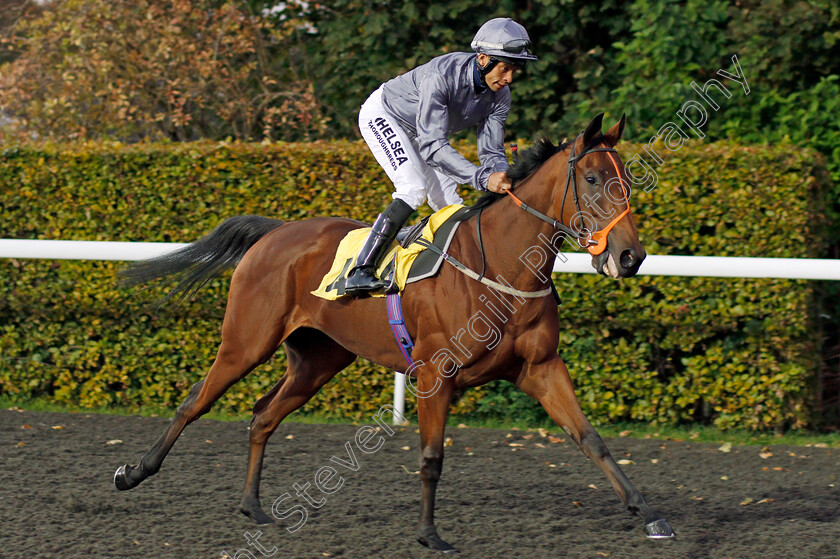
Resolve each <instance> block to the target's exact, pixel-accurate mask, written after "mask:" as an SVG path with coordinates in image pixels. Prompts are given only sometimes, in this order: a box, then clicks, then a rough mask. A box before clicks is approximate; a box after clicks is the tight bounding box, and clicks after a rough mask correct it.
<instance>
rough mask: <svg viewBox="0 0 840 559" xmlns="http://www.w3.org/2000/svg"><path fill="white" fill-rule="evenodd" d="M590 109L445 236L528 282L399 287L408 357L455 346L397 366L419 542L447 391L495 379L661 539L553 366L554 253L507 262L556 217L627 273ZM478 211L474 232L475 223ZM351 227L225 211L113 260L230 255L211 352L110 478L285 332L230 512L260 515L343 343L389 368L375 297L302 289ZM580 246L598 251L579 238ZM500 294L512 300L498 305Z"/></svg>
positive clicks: (610, 267)
mask: <svg viewBox="0 0 840 559" xmlns="http://www.w3.org/2000/svg"><path fill="white" fill-rule="evenodd" d="M602 118H603V114H600V115H598V116H596V117H595V118H594V119H593V120H592V121H591V122H590V123H589V125H588V126H587V128H586V129H585V130H584V131H583V132H581V134H580V135H579V136H578V137H577V138H576V139H575V140H574V141H573V142H571V143H570V144H568V145H567V144H563V145H561V146H558V147H555V146H554V145H553V144H552V143H551V142H549V141H548V140H541V141H539V142H537V143H536V144H535V145H534V146H532V147H531V148H529V149H528V150H525V151H524V152H523V153H522V154H521V155H520V156H519V158H518V161H517V164H515V165H514V166H513V167H512V168H511V169H510V171H509V172H508V174H509V176H510V177H511V178H512V179H513V180H514V182H515V185H516V187H515V193H516V196H505V195H501V194H492V193H491V194H485V195H484V197H483V198H482V200H480V201H479V203H478V204H476V205H477V206H479V205H483V208H482V211H481V212H477V213H478V216H474V217H471V218H470V219H469V220H467V221H465V222H464V223H463V224H462V226H461V227H460V228H459V229H458V230H457V231H456V233H455V236H454V238H453V240H452V242H451V244H450V246H449V249H448V253H449V254H450V255H452V256H453V257H457V259H458V260H459V261H460V262H461V263H462V264H463V265H464V266H466V267H468V268H471V269H472V270H476V269H482V270H484V271H485V276H486V277H495V278H500V279H504V280H505V283H507V284H508V285H509V286H510V287H512V288H514V289H515V290H518V291H516V293H523V292H528V293H531V294H536V293H541V294H545V295H544V296H543V295H541V296H532V297H531V298H525V297H518V296H511V295H509V294H504V295H503V294H502V293H501V292H497V293H496V294H494V297H496V298H497V300H498V301H502V299H501V298H502V297H513V299H510V301H511V304H509V305H504V304H501V303H499V304H496V305H493V311H492V312H489V311H488V310H487V307H486V305H487V303H486V301H488V297H487V295H485V294H492V293H491V292H490V291H491V289H493V288H488V287H486V286H485V285H483V284H482V283H479V282H478V281H476V280H475V279H474V278H471V277H468V276H467V275H464V274H462V273H461V271H460V270H458V269H456V268H455V267H453V266H446V265H444V266H443V267H442V268H441V270H440V271H439V273H438V275H437V276H435V277H432V278H428V279H425V280H423V281H419V282H416V283H412V284H409V285H407V286H406V288H405V289H404V291H403V293H402V297H403V311H404V316H405V322H406V326H407V328H408V331H409V332H410V334H411V335H412V337H413V338H414V340H415V341H416V345H415V347H414V351H413V358H414V360H415V363H420V362H423V363H430V364H431V363H434V362H435V356H436V355H439V352H440V350H441V349H442V348H450V347H453V346H455V345H457V346H458V347H459V348H460V349H461V353H460V357H454V354H452V355H453V357H450V363H449V364H450V365H452V361H453V360H454V361H457V363H456V365H457V367H454V369H452V370H449V369H447V370H446V371H441V370H435V369H434V368H433V367H431V366H424V367H420V368H418V369H417V370H415V371H413V373H414V374H415V375H416V377H415V378H416V383H417V384H416V389H417V394H418V398H417V416H418V421H419V426H420V440H421V466H420V474H421V479H422V503H421V508H420V521H419V526H418V534H417V537H418V541H419V542H420V543H421V544H423V545H425V546H427V547H429V548H431V549H433V550H437V551H442V552H454V551H455V549H454V548H453V547H452V546H451V545H450V544H449V543H447V542H446V541H444V540H443V539H442V538H441V537H440V536H439V535H438V533H437V529H436V527H435V523H434V506H435V491H436V488H437V484H438V480H439V479H440V475H441V466H442V462H443V454H444V453H443V447H444V427H445V424H446V418H447V414H448V412H449V407H450V402H451V399H452V395H453V392H454V391H455V390H456V389H461V388H469V387H474V386H480V385H483V384H485V383H487V382H490V381H492V380H497V379H506V380H508V381H510V382H513V383H514V384H516V386H518V387H519V388H520V389H521V390H523V391H524V392H525V393H526V394H529V395H530V396H532V397H534V398H536V399H537V400H538V401H539V402H540V404H542V406H543V407H544V408H545V410H546V411H547V412H548V414H549V416H550V417H551V418H552V419H553V420H554V421H555V422H557V423H558V424H559V425H560V426H561V427H562V428H563V429H564V430H565V431H566V432H567V433H568V435H569V436H570V437H571V438H572V439H573V440H574V441H575V442H576V443H577V444H578V446H579V447H580V448H581V449H582V451H583V452H584V453H585V454H586V456H588V457H589V458H590V459H591V460H593V461H594V462H595V463H596V464H597V465H598V466H600V467H601V469H602V470H603V471H604V473H605V474H606V476H607V478H608V479H609V481H610V482H611V483H612V485H613V487H614V489H615V491H616V492H617V493H618V496H619V498H620V499H621V501H622V502H623V503H624V505H625V506H626V507H627V508H628V509H629V510H630V511H631V512H633V513H635V514H638V515H639V516H641V517H642V519H643V521H644V531H645V533H646V535H647V536H648V537H650V538H653V539H664V538H671V537H674V532H673V530H672V529H671V527H670V525H669V524H668V522H667V521H666V520H665V519H664V518H663V517H662V516H661V515H660V514H658V513H657V512H655V511H654V510H653V509H652V508H651V507H650V506H649V505H648V504H647V503H646V502H645V499H644V498H643V497H642V495H641V493H639V491H638V490H637V489H636V488H635V487H634V486H633V485H632V484H631V483H630V481H629V480H628V479H627V477H626V476H625V474H624V473H623V472H622V470H621V469H620V468H619V466H618V465H617V464H616V462H615V460H614V459H613V457H612V456H611V455H610V452H609V450H608V449H607V447H606V445H605V444H604V442H603V441H602V440H601V437H600V436H599V435H598V433H597V432H596V431H595V429H594V428H593V427H592V425H591V424H590V423H589V421H588V420H587V419H586V417H585V416H584V414H583V412H582V410H581V408H580V405H579V403H578V400H577V397H576V396H575V392H574V387H573V385H572V380H571V378H570V376H569V371H568V370H567V368H566V365H565V364H564V362H563V360H562V359H561V358H560V356H559V355H558V349H557V348H558V343H559V332H560V327H561V325H560V323H559V319H558V313H557V306H556V303H555V300H554V299H553V297H552V296H551V294H550V291H548V290H547V289H546V286H547V285H548V284H549V282H550V281H551V280H550V277H551V272H552V267H553V262H554V257H553V256H554V255H553V254H552V255H551V256H552V257H551V258H546V259H544V260H545V261H544V262H542V263H541V264H540V266H539V269H537V270H534V269H531V267H529V266H523V261H522V260H520V257H521V256H522V255H523V254H525V253H527V252H528V251H529V249H531V248H533V247H534V246H535V245H537V243H538V238H540V237H542V238H544V239H551V241H552V242H553V243H554V242H556V239H557V238H558V237H557V232H558V231H560V232H561V234H560V237H561V238H562V237H563V236H564V235H566V234H574V235H575V240H577V241H578V242H580V243H581V245H582V246H583V245H586V246H587V247H588V248H589V249H590V252H591V253H592V254H593V257H592V265H593V267H594V268H595V269H596V270H597V271H598V272H599V273H601V274H603V275H609V276H613V277H616V278H618V277H623V278H626V277H631V276H633V275H635V273H636V272H637V271H638V269H639V266H640V264H641V262H642V260H643V259H644V258H645V251H644V248H643V247H642V245H641V243H640V242H639V238H638V232H637V230H636V226H635V223H634V221H633V217H632V215H631V214H630V213H629V202H628V200H627V198H629V193H627V192H624V194H625V198H626V199H625V200H618V201H616V197H615V196H609V195H607V196H600V194H601V193H605V194H609V193H608V192H606V191H605V190H604V187H605V186H606V185H608V183H609V182H610V181H611V180H612V181H613V182H615V181H620V184H621V185H622V188H623V187H624V185H627V187H628V188H629V185H630V183H629V182H628V181H627V177H626V174H625V171H624V167H623V164H621V163H620V160H619V159H618V157H617V155H616V154H615V150H614V149H613V148H614V146H615V145H616V143H617V142H618V141H619V140H620V138H621V136H622V133H623V131H624V122H625V121H624V116H622V118H621V120H620V121H619V122H618V123H616V124H615V125H614V126H612V127H611V128H610V129H609V130H608V131H607V132H606V134H602V133H601V121H602ZM570 193H571V195H569V194H570ZM579 194H580V195H581V196H579ZM580 197H583V199H584V201H587V200H599V202H598V206H599V210H600V211H601V212H602V214H601V215H598V216H597V217H596V216H594V215H592V213H589V216H590V221H593V220H594V221H595V223H594V224H592V227H584V226H580V227H577V228H574V221H575V218H577V219H578V221H580V222H581V223H583V222H584V221H586V219H584V218H583V217H582V216H583V215H584V213H585V212H582V211H581V207H580ZM590 206H591V204H590ZM523 209H525V210H527V211H522V210H523ZM593 211H594V208H593ZM543 212H545V213H543ZM481 213H483V214H484V220H483V221H482V222H481V226H482V227H483V231H482V230H481V228H480V227H477V226H476V225H477V224H476V220H477V219H479V218H480V215H481ZM614 216H618V217H614ZM611 218H612V220H611V221H610V223H609V225H608V226H607V227H606V228H604V227H603V224H604V223H605V222H607V221H608V220H610V219H611ZM599 224H601V225H599ZM363 226H365V225H364V224H362V223H360V222H358V221H354V220H350V219H343V218H312V219H306V220H302V221H297V222H289V223H286V222H283V221H279V220H273V219H268V218H263V217H258V216H239V217H236V218H231V219H228V220H226V221H225V222H223V223H222V224H221V225H219V226H218V227H217V228H216V229H215V230H214V231H213V232H211V233H210V234H209V235H207V236H206V237H204V238H203V239H200V240H199V241H197V242H195V243H192V244H191V245H188V246H187V247H185V248H184V249H181V250H179V251H176V252H174V253H171V254H169V255H164V256H162V257H159V258H156V259H152V260H148V261H145V262H143V263H139V264H135V265H134V266H133V267H130V268H128V269H127V271H126V272H125V273H127V276H128V278H129V279H133V280H134V281H135V282H144V281H148V280H151V279H156V278H157V279H161V278H167V277H169V278H170V279H172V278H176V279H177V278H181V280H180V283H179V284H178V285H177V286H176V287H175V289H174V290H173V292H171V293H170V295H171V294H172V293H175V292H179V291H180V293H182V294H183V295H182V296H186V295H185V294H186V293H192V292H194V291H195V290H197V289H198V288H200V287H201V285H202V284H203V283H204V282H206V281H208V280H209V279H211V278H212V277H214V276H216V275H217V274H218V273H219V272H220V271H221V270H223V269H225V268H229V267H231V266H235V270H234V273H233V277H232V279H231V284H230V292H229V295H228V301H227V309H226V311H225V317H224V321H223V325H222V340H221V345H220V347H219V349H218V353H217V355H216V358H215V361H214V362H213V364H212V366H211V367H210V370H209V372H208V373H207V376H206V377H205V378H204V379H203V380H201V381H199V382H197V383H196V384H195V385H194V386H193V387H192V388H191V390H190V392H189V395H188V396H187V398H186V399H185V400H184V402H183V403H182V404H181V405H180V406H179V407H178V410H177V412H176V414H175V417H174V418H173V419H172V421H171V423H170V424H169V425H168V427H167V428H166V430H165V431H164V432H163V434H162V435H161V436H160V438H158V439H157V441H156V442H155V443H154V444H153V445H152V447H151V448H150V449H149V450H148V452H146V454H144V455H143V457H142V458H141V459H140V462H139V463H138V464H137V465H136V466H130V465H123V466H121V467H120V468H119V469H118V470H117V472H116V473H115V475H114V484H115V485H116V487H117V488H118V489H121V490H126V489H131V488H133V487H136V486H137V485H138V484H139V483H140V482H142V481H143V480H144V479H146V478H147V477H149V476H151V475H153V474H155V473H157V472H158V470H159V469H160V467H161V463H162V462H163V459H164V458H165V457H166V455H167V453H168V452H169V450H170V449H171V448H172V445H173V444H174V443H175V440H176V439H177V438H178V436H179V435H180V433H181V432H182V431H183V429H184V428H185V427H186V426H187V425H188V424H189V423H191V422H192V421H195V420H196V419H198V418H199V417H200V416H201V415H203V414H205V413H206V412H207V411H208V410H209V409H210V407H211V405H212V404H213V403H214V402H215V401H216V400H217V399H218V398H219V397H220V396H222V394H224V392H225V391H226V390H227V389H228V388H229V387H230V386H232V385H233V384H234V383H236V382H237V381H238V380H240V379H242V378H243V377H244V376H246V375H247V374H248V373H250V372H251V371H252V370H253V369H254V368H255V367H257V366H258V365H260V364H261V363H264V362H265V361H267V360H268V359H269V358H270V357H271V356H272V354H274V352H275V351H276V350H277V349H278V348H279V347H280V345H281V344H284V343H285V344H286V352H287V356H288V370H287V371H286V374H285V375H284V376H283V377H282V378H281V379H280V380H279V381H278V382H277V384H276V385H275V386H274V387H273V388H272V389H271V390H270V391H269V392H268V393H267V394H266V395H265V396H263V397H262V398H260V399H259V400H258V401H257V403H256V404H255V406H254V411H253V417H252V420H251V427H250V434H249V437H250V453H249V456H248V469H247V476H246V479H245V490H244V495H243V497H242V501H241V505H240V510H241V511H242V512H243V513H244V514H246V515H247V516H248V517H250V518H251V519H252V520H254V521H255V522H257V523H258V524H266V523H270V522H273V520H272V518H271V517H269V516H268V515H267V514H266V513H265V512H264V510H263V508H262V506H261V504H260V498H259V485H260V475H261V469H262V462H263V456H264V452H265V446H266V442H267V440H268V438H269V437H270V436H271V434H272V433H273V432H274V430H275V429H276V428H277V426H278V425H279V424H280V422H281V421H282V420H283V419H284V418H285V417H286V416H287V415H289V414H290V413H291V412H293V411H295V410H297V409H298V408H300V407H301V406H303V405H304V404H305V403H306V402H307V401H308V400H309V399H310V398H312V396H313V395H315V393H317V392H318V390H319V389H320V388H321V387H322V386H324V385H325V384H326V383H327V382H328V381H329V380H330V379H332V378H333V377H334V376H335V375H336V374H337V373H338V372H339V371H341V370H342V369H344V368H345V367H347V366H348V365H350V363H352V362H353V361H354V360H355V359H356V357H357V356H361V357H364V358H365V359H369V360H370V361H372V362H374V363H377V364H379V365H382V366H384V367H387V368H389V369H394V370H405V361H404V358H403V355H402V353H401V352H400V350H399V348H398V346H397V343H396V341H395V340H394V339H393V337H392V332H391V328H390V325H389V323H388V318H387V314H386V301H385V299H384V298H380V297H365V298H349V297H342V298H339V299H338V300H335V301H327V300H325V299H322V298H318V297H316V296H314V295H312V294H311V292H312V291H313V290H315V289H317V287H318V285H319V283H320V281H321V279H322V278H323V277H324V275H325V274H326V272H327V271H328V270H329V269H330V265H331V262H332V259H333V255H334V254H335V250H336V246H337V245H338V244H339V241H341V239H342V238H343V237H344V236H345V235H346V234H347V233H348V232H349V231H351V230H353V229H357V228H360V227H363ZM599 227H600V229H598V228H599ZM596 229H597V230H596ZM482 236H483V240H482V238H481V237H482ZM595 245H599V246H600V250H601V252H599V251H598V250H593V247H594V246H595ZM497 285H498V284H497ZM517 297H518V298H517ZM514 300H516V302H517V303H518V305H517V306H518V308H517V306H514V305H513V304H512V302H514ZM479 301H485V303H484V304H483V305H482V304H480V303H479ZM478 311H482V316H483V317H484V318H485V319H486V321H488V324H490V323H492V327H493V328H495V329H497V330H498V331H499V332H501V333H502V335H501V336H500V337H499V338H498V339H495V340H494V341H493V343H491V344H487V343H486V341H487V338H486V337H485V338H483V340H479V339H475V338H474V337H473V338H471V337H470V336H468V335H466V334H465V331H464V328H465V327H466V326H467V325H468V323H469V322H470V320H471V317H474V316H476V314H477V312H478ZM479 337H480V336H479ZM450 353H451V352H450ZM420 395H422V396H420Z"/></svg>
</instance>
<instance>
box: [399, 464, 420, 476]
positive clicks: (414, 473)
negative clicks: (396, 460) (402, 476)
mask: <svg viewBox="0 0 840 559" xmlns="http://www.w3.org/2000/svg"><path fill="white" fill-rule="evenodd" d="M400 468H402V469H403V470H405V473H407V474H411V475H419V474H420V472H412V471H411V470H409V469H408V468H406V467H405V466H403V465H402V464H400Z"/></svg>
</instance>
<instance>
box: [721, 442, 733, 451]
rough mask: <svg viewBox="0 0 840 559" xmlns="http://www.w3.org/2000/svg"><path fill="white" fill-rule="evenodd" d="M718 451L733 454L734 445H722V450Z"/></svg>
mask: <svg viewBox="0 0 840 559" xmlns="http://www.w3.org/2000/svg"><path fill="white" fill-rule="evenodd" d="M718 450H719V451H721V452H732V443H723V444H722V445H720V448H718Z"/></svg>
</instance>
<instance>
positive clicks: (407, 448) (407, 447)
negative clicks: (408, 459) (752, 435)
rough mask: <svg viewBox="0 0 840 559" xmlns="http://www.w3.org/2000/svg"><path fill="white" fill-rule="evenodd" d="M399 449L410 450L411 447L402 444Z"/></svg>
mask: <svg viewBox="0 0 840 559" xmlns="http://www.w3.org/2000/svg"><path fill="white" fill-rule="evenodd" d="M400 450H411V447H410V446H404V447H402V448H401V449H400Z"/></svg>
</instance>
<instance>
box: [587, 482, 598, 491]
mask: <svg viewBox="0 0 840 559" xmlns="http://www.w3.org/2000/svg"><path fill="white" fill-rule="evenodd" d="M587 487H588V488H589V489H594V490H596V491H597V490H598V486H597V485H595V484H594V483H590V484H589V485H587Z"/></svg>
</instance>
